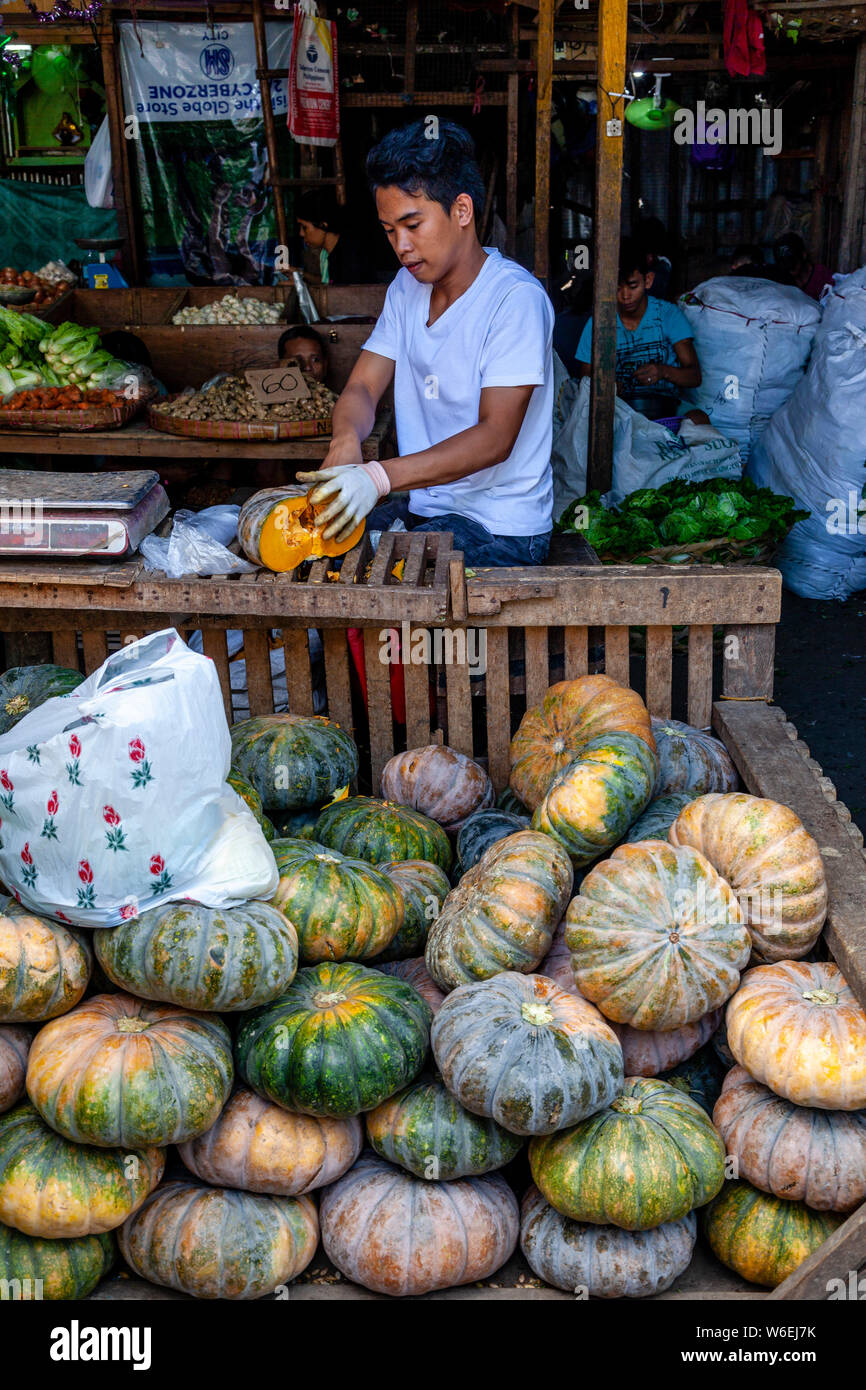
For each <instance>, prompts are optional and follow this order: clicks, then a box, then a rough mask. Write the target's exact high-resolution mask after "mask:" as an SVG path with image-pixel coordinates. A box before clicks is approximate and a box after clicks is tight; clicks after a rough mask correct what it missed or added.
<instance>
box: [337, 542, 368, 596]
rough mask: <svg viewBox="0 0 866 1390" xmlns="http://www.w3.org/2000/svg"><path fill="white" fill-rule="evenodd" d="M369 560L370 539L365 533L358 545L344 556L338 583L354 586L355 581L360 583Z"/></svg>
mask: <svg viewBox="0 0 866 1390" xmlns="http://www.w3.org/2000/svg"><path fill="white" fill-rule="evenodd" d="M369 558H370V537H369V536H368V535H367V532H366V531H365V532H364V534H363V536H362V537H361V539H360V540H359V542H358V544H357V545H356V546H354V547H353V548H352V549H351V550H350V551H349V553H348V555H344V557H343V563H342V565H341V566H340V583H341V584H354V583H355V580H356V579H357V581H358V583H360V581H361V578H362V576H363V574H364V566H365V565H366V563H367V561H368V559H369Z"/></svg>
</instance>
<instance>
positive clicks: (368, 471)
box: [298, 463, 391, 541]
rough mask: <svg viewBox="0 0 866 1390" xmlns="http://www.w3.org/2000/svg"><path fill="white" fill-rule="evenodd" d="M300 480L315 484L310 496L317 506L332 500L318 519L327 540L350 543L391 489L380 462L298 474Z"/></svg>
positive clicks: (353, 464)
mask: <svg viewBox="0 0 866 1390" xmlns="http://www.w3.org/2000/svg"><path fill="white" fill-rule="evenodd" d="M298 481H299V482H301V483H312V484H315V486H314V487H312V488H311V491H310V494H309V497H310V501H311V502H312V503H313V504H314V506H321V505H322V503H323V502H327V501H328V499H329V498H331V499H333V500H332V501H331V504H330V506H329V507H326V508H325V510H324V511H323V512H322V513H321V515H320V516H319V517H318V524H319V526H320V527H321V528H322V537H323V539H324V540H326V541H327V540H331V539H332V538H336V539H337V540H338V541H344V540H347V539H348V537H349V536H350V535H351V534H352V532H353V531H354V530H355V529H356V527H357V526H358V525H359V523H360V522H362V521H363V520H364V517H366V516H368V515H369V513H370V512H371V511H372V510H373V508H374V507H375V505H376V503H377V502H378V501H379V499H380V498H381V497H385V496H387V494H388V493H389V492H390V490H391V484H390V482H389V480H388V475H387V473H386V472H385V470H384V468H383V467H382V465H381V464H380V463H350V464H346V465H345V466H343V467H341V468H321V469H319V471H318V473H299V474H298Z"/></svg>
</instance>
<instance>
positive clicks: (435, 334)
mask: <svg viewBox="0 0 866 1390" xmlns="http://www.w3.org/2000/svg"><path fill="white" fill-rule="evenodd" d="M485 250H486V251H487V260H486V261H485V262H484V264H483V265H482V267H481V269H480V271H479V272H478V274H477V276H476V277H475V279H474V280H473V282H472V284H471V285H470V286H469V288H468V289H467V290H466V291H465V292H464V293H463V294H462V295H461V296H460V298H459V299H456V300H455V301H454V303H453V304H451V305H449V307H448V308H447V309H446V310H445V313H444V314H442V315H440V317H439V318H438V319H437V320H436V322H435V323H434V324H433V325H432V326H431V327H430V328H428V327H427V319H428V317H429V315H430V297H431V294H432V286H431V285H429V284H426V285H425V284H420V283H419V282H418V281H417V280H416V279H415V278H414V277H413V276H412V275H410V273H409V271H408V270H405V269H401V270H400V271H398V273H397V276H396V278H395V279H394V280H393V281H392V282H391V284H390V285H389V287H388V293H387V295H386V297H385V304H384V307H383V309H382V314H381V316H380V318H379V320H378V322H377V324H376V327H375V328H374V329H373V332H372V333H371V334H370V336H369V338H368V339H367V341H366V343H365V344H364V347H365V348H366V349H367V350H368V351H369V352H375V353H377V354H378V355H379V356H380V357H387V358H389V359H390V360H391V361H392V362H394V364H395V371H394V404H395V414H396V420H397V444H398V448H399V451H400V453H401V454H415V453H420V452H421V451H422V450H423V449H429V448H431V447H432V445H434V444H440V443H441V442H442V440H443V439H450V438H451V436H452V435H455V434H459V433H460V432H461V430H465V429H469V428H471V426H472V425H477V424H478V408H479V404H480V400H481V390H482V387H485V386H534V387H535V388H536V389H535V390H534V391H533V393H532V396H531V397H530V401H529V406H528V408H527V411H526V415H525V417H524V420H523V425H522V427H521V430H520V434H519V435H518V436H517V442H516V443H515V445H514V448H513V449H512V451H511V453H510V454H509V456H508V458H507V459H505V461H504V462H503V463H498V464H495V465H494V466H493V467H492V468H484V469H482V470H481V471H480V472H479V473H473V474H471V476H470V477H468V478H461V479H459V480H458V481H457V482H455V483H447V484H442V485H441V486H436V487H425V488H416V489H415V490H414V491H413V492H412V493H411V494H410V499H409V508H410V510H411V511H413V512H415V513H416V514H417V515H418V516H442V515H444V513H445V512H457V513H458V514H459V515H461V516H466V517H470V518H471V519H472V520H473V521H477V522H480V524H481V525H482V526H485V527H486V528H487V530H488V531H491V532H492V533H493V534H494V535H499V536H534V535H538V534H539V532H542V531H549V530H550V528H551V525H552V517H553V474H552V471H551V466H550V450H551V442H552V436H553V353H552V342H553V305H552V304H551V302H550V300H549V299H548V297H547V294H546V293H545V291H544V290H543V288H542V287H541V285H540V284H539V282H538V281H537V280H536V279H535V277H534V276H533V275H530V273H529V271H528V270H524V269H523V266H521V265H518V264H517V262H516V261H510V260H506V259H505V258H504V257H503V256H501V255H500V253H499V252H498V251H496V250H494V249H493V248H491V247H485Z"/></svg>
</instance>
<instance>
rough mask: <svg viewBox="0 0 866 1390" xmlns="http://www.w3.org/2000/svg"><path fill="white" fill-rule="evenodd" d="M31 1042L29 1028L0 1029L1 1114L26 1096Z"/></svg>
mask: <svg viewBox="0 0 866 1390" xmlns="http://www.w3.org/2000/svg"><path fill="white" fill-rule="evenodd" d="M30 1041H31V1038H30V1032H29V1030H28V1029H27V1028H0V1112H2V1111H3V1110H8V1109H9V1107H10V1106H12V1105H14V1104H15V1102H16V1101H17V1100H20V1099H21V1097H22V1096H23V1094H24V1078H25V1076H26V1074H27V1053H28V1052H29V1051H30Z"/></svg>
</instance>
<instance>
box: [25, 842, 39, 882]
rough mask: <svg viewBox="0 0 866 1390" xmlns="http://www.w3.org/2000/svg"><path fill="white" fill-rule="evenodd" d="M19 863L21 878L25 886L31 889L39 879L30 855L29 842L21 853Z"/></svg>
mask: <svg viewBox="0 0 866 1390" xmlns="http://www.w3.org/2000/svg"><path fill="white" fill-rule="evenodd" d="M21 863H22V865H23V867H22V869H21V877H22V878H23V879H24V882H25V883H26V884H27V887H28V888H32V887H33V885H34V884H35V882H36V880H37V878H38V877H39V873H38V871H37V868H36V865H35V864H34V863H33V855H32V854H31V853H30V843H29V841H28V843H27V844H25V846H24V848H23V849H22V851H21Z"/></svg>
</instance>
